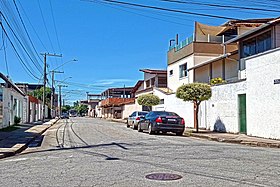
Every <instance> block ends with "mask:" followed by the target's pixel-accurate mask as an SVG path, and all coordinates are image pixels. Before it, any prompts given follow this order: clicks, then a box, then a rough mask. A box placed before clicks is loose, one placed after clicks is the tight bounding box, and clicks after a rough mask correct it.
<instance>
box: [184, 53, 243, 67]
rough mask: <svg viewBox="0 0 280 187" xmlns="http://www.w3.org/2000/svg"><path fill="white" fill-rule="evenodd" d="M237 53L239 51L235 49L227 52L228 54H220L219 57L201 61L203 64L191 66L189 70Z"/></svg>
mask: <svg viewBox="0 0 280 187" xmlns="http://www.w3.org/2000/svg"><path fill="white" fill-rule="evenodd" d="M237 53H238V51H234V52H231V53H226V54H224V55H220V56H218V57H216V58H213V59H211V60H207V61H204V62H203V63H201V64H198V65H196V66H193V67H191V68H189V69H188V71H190V70H192V69H196V68H199V67H202V66H205V65H207V64H210V63H213V62H216V61H218V60H222V59H224V58H227V57H229V56H231V55H234V54H237Z"/></svg>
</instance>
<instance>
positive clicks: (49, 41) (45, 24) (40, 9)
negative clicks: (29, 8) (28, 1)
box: [37, 0, 55, 52]
mask: <svg viewBox="0 0 280 187" xmlns="http://www.w3.org/2000/svg"><path fill="white" fill-rule="evenodd" d="M37 2H38V5H39V9H40V13H41V16H42V20H43V23H44V27H45V29H46V31H47V36H48V39H49V42H50V44H51V47H52V50H53V52H55V50H54V47H53V44H52V41H51V37H50V34H49V31H48V28H47V25H46V21H45V18H44V15H43V11H42V8H41V4H40V1H39V0H37Z"/></svg>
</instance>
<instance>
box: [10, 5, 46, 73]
mask: <svg viewBox="0 0 280 187" xmlns="http://www.w3.org/2000/svg"><path fill="white" fill-rule="evenodd" d="M13 2H14V5H15V7H16V11H17V13H18V16H19V18H20V21H21V23H22V26H23V28H24V30H25V33H26V35H27V37H28V39H29V41H30V43H31V45H32V47H33V49H34V51H35V52H36V54H37V56H38V57H39V59H40V61H41V62H43V60H42V59H41V58H40V56H39V53H38V51H37V50H36V48H35V46H34V44H33V42H32V40H31V37H30V35H29V33H28V31H27V29H26V26H25V24H24V21H23V19H22V16H21V14H20V12H19V9H18V6H17V4H16V1H15V0H13ZM41 68H42V67H41Z"/></svg>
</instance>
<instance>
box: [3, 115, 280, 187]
mask: <svg viewBox="0 0 280 187" xmlns="http://www.w3.org/2000/svg"><path fill="white" fill-rule="evenodd" d="M41 139H42V138H41ZM279 155H280V150H279V149H273V148H257V147H248V146H243V145H235V144H226V143H219V142H211V141H207V140H201V139H195V138H189V137H178V136H175V135H173V134H168V135H149V134H148V133H139V132H137V131H135V130H132V129H128V128H126V125H125V124H121V123H115V122H109V121H105V120H101V119H91V118H78V117H77V118H70V119H68V120H60V121H59V122H58V123H57V124H55V125H54V126H52V127H51V128H50V129H49V130H48V131H46V132H45V134H44V135H43V141H42V142H41V143H36V142H35V143H33V144H31V146H30V148H28V149H26V150H25V151H24V152H23V153H21V154H20V155H17V156H14V157H9V158H6V159H2V160H0V167H1V176H0V184H1V186H125V187H126V186H127V187H130V186H143V187H147V186H172V187H173V186H174V187H176V186H186V187H189V186H227V187H228V186H280V177H279V176H280V160H279ZM153 173H170V174H177V175H180V176H182V178H181V179H179V180H173V181H159V180H151V179H147V178H146V177H145V176H147V175H149V174H153Z"/></svg>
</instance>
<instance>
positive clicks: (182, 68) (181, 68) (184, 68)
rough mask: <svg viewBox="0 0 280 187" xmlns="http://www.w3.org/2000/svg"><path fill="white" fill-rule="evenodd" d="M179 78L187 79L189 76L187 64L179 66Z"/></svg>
mask: <svg viewBox="0 0 280 187" xmlns="http://www.w3.org/2000/svg"><path fill="white" fill-rule="evenodd" d="M179 73H180V74H179V77H180V78H183V77H186V76H187V75H188V74H187V73H188V69H187V63H186V64H183V65H180V66H179Z"/></svg>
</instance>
